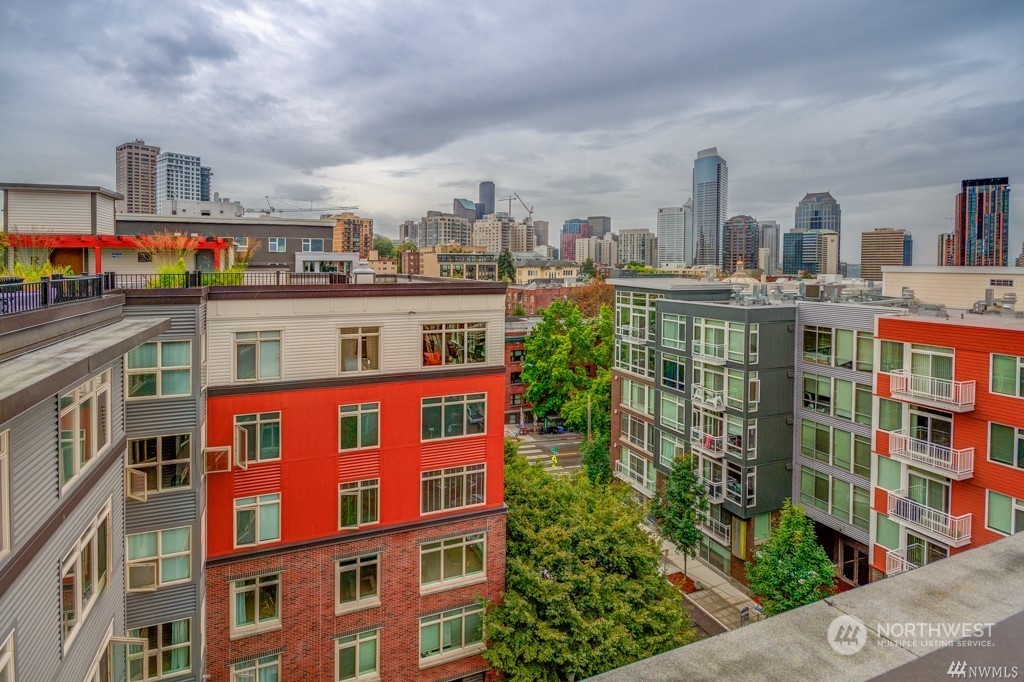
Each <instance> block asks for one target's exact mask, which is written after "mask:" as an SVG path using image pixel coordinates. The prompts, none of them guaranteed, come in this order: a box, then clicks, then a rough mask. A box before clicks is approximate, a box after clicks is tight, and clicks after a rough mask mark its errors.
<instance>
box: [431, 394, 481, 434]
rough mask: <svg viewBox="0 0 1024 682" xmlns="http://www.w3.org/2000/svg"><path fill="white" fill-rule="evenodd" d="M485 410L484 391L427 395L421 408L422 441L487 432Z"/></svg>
mask: <svg viewBox="0 0 1024 682" xmlns="http://www.w3.org/2000/svg"><path fill="white" fill-rule="evenodd" d="M486 412H487V401H486V394H484V393H470V394H469V395H449V396H444V397H439V398H424V399H423V400H422V402H421V411H420V414H421V419H422V424H421V428H422V431H421V433H422V437H423V440H435V439H438V438H459V437H461V436H472V435H476V434H480V433H484V431H485V427H486V423H485V421H486V420H485V415H486Z"/></svg>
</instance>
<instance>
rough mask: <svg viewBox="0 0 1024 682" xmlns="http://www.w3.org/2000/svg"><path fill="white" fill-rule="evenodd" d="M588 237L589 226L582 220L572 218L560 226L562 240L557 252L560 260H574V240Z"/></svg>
mask: <svg viewBox="0 0 1024 682" xmlns="http://www.w3.org/2000/svg"><path fill="white" fill-rule="evenodd" d="M589 236H590V224H589V223H588V222H587V221H586V220H583V219H582V218H572V219H570V220H566V221H565V222H564V223H563V224H562V240H561V244H560V247H561V248H560V249H559V252H558V255H559V257H560V258H561V259H562V260H575V258H576V240H577V239H580V238H581V237H589Z"/></svg>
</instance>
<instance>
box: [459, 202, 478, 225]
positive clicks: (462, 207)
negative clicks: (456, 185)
mask: <svg viewBox="0 0 1024 682" xmlns="http://www.w3.org/2000/svg"><path fill="white" fill-rule="evenodd" d="M476 206H477V205H476V204H474V203H473V202H472V201H470V200H469V199H454V200H452V213H454V214H455V215H457V216H459V217H460V218H465V219H466V220H468V221H469V222H473V221H474V220H476V219H477V214H476ZM480 217H482V216H480Z"/></svg>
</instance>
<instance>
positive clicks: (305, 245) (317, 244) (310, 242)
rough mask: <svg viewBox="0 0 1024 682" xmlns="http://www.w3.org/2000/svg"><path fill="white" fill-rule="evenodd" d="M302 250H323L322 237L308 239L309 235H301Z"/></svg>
mask: <svg viewBox="0 0 1024 682" xmlns="http://www.w3.org/2000/svg"><path fill="white" fill-rule="evenodd" d="M302 250H303V251H323V250H324V240H323V239H310V238H309V237H303V239H302Z"/></svg>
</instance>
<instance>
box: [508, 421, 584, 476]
mask: <svg viewBox="0 0 1024 682" xmlns="http://www.w3.org/2000/svg"><path fill="white" fill-rule="evenodd" d="M507 435H508V436H509V437H511V438H515V439H516V440H518V441H519V452H520V454H522V455H523V456H525V457H526V459H527V460H529V462H530V463H531V464H534V465H537V466H542V467H544V468H545V469H549V470H554V471H556V472H559V473H572V472H574V471H579V468H580V443H582V442H583V435H582V434H579V433H563V434H561V435H556V434H551V435H545V436H534V435H525V436H518V435H514V432H513V431H512V430H511V429H510V430H509V431H508V432H507ZM552 455H554V457H555V461H556V463H557V465H556V466H555V467H552V463H551V457H552Z"/></svg>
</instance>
